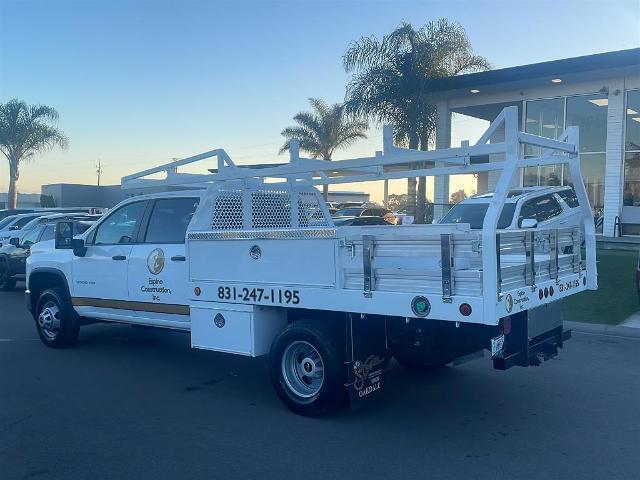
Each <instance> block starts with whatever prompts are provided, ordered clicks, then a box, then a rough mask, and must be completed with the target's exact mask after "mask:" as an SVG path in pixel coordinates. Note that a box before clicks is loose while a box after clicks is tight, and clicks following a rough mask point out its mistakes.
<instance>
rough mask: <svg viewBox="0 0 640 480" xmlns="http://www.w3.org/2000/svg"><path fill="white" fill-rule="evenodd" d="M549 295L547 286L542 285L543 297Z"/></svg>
mask: <svg viewBox="0 0 640 480" xmlns="http://www.w3.org/2000/svg"><path fill="white" fill-rule="evenodd" d="M548 296H549V289H548V288H547V287H544V298H547V297H548Z"/></svg>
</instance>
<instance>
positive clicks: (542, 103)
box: [524, 98, 564, 156]
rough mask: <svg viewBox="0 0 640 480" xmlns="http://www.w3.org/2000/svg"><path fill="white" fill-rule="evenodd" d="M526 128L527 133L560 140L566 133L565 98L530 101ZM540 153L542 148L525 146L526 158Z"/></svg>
mask: <svg viewBox="0 0 640 480" xmlns="http://www.w3.org/2000/svg"><path fill="white" fill-rule="evenodd" d="M524 128H525V132H527V133H533V134H534V135H540V136H541V137H546V138H558V137H559V136H560V134H561V133H562V132H563V131H564V98H549V99H545V100H532V101H528V102H527V112H526V119H525V127H524ZM540 153H541V151H540V148H538V147H534V146H532V145H525V150H524V154H525V156H528V155H540Z"/></svg>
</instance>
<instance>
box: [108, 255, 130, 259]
mask: <svg viewBox="0 0 640 480" xmlns="http://www.w3.org/2000/svg"><path fill="white" fill-rule="evenodd" d="M111 259H112V260H126V259H127V257H125V256H124V255H114V256H113V257H111Z"/></svg>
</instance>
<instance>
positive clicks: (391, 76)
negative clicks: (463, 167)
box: [343, 19, 489, 222]
mask: <svg viewBox="0 0 640 480" xmlns="http://www.w3.org/2000/svg"><path fill="white" fill-rule="evenodd" d="M343 65H344V68H345V70H346V71H347V73H352V74H353V75H352V77H351V80H350V81H349V84H348V85H347V95H346V98H347V99H346V102H345V106H346V109H347V111H348V112H349V113H352V114H357V115H364V116H366V117H368V118H371V119H373V120H374V121H377V122H380V123H382V122H385V123H391V124H393V125H394V127H395V133H394V135H395V139H394V140H395V142H396V143H398V144H400V145H405V146H408V147H409V148H413V149H421V150H427V149H428V147H429V145H433V143H434V136H435V135H434V134H435V127H436V121H437V110H436V106H435V103H434V99H433V95H432V94H431V93H432V92H431V86H432V85H433V81H434V80H437V79H440V78H443V77H450V76H453V75H458V74H460V73H467V72H476V71H481V70H486V69H488V68H489V62H488V61H487V60H486V59H485V58H484V57H481V56H478V55H474V54H473V50H472V48H471V43H470V41H469V38H468V37H467V34H466V32H465V30H464V28H462V26H461V25H460V24H458V23H456V22H450V21H449V20H447V19H440V20H438V21H435V22H429V23H427V24H426V25H424V26H423V27H421V28H419V29H415V28H414V27H413V26H412V25H411V24H409V23H402V24H401V25H400V26H399V27H398V28H397V29H395V30H394V31H393V32H391V33H390V34H389V35H385V36H384V37H382V39H381V40H378V39H377V38H375V37H373V36H372V37H362V38H360V40H356V41H353V42H351V44H350V45H349V47H348V49H347V51H346V52H345V54H344V57H343ZM407 194H408V209H409V213H413V214H415V215H416V220H417V221H418V222H421V221H422V220H423V217H424V214H425V206H426V203H425V202H426V179H425V178H424V177H422V178H420V182H419V185H418V193H417V200H418V205H417V207H418V208H417V209H416V180H415V178H413V179H412V178H410V179H409V180H408V184H407Z"/></svg>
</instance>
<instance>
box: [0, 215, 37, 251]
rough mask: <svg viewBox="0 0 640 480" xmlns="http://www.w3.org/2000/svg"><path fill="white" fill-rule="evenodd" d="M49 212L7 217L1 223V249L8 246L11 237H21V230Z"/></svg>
mask: <svg viewBox="0 0 640 480" xmlns="http://www.w3.org/2000/svg"><path fill="white" fill-rule="evenodd" d="M47 213H48V212H37V213H36V212H34V213H21V214H18V215H13V216H11V217H7V218H5V219H4V220H2V221H0V247H2V246H3V245H4V244H6V243H7V242H8V241H9V239H10V238H11V237H19V236H20V235H21V232H20V230H22V228H23V227H24V226H25V225H26V224H27V223H29V222H30V221H31V220H33V219H34V218H38V217H42V216H43V215H46V214H47Z"/></svg>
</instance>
